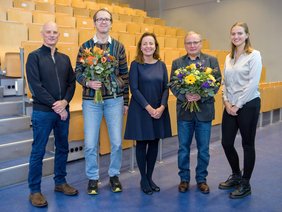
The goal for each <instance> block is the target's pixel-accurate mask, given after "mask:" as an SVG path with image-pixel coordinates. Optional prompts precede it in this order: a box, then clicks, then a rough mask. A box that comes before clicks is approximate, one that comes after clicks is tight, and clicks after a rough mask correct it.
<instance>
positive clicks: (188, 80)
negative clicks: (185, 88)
mask: <svg viewBox="0 0 282 212" xmlns="http://www.w3.org/2000/svg"><path fill="white" fill-rule="evenodd" d="M184 81H185V83H186V84H191V85H192V84H194V82H195V81H196V77H195V76H194V75H193V74H189V75H188V76H186V77H185V79H184Z"/></svg>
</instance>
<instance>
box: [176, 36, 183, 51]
mask: <svg viewBox="0 0 282 212" xmlns="http://www.w3.org/2000/svg"><path fill="white" fill-rule="evenodd" d="M183 47H184V36H177V48H183Z"/></svg>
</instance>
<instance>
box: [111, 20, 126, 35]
mask: <svg viewBox="0 0 282 212" xmlns="http://www.w3.org/2000/svg"><path fill="white" fill-rule="evenodd" d="M112 31H113V32H126V23H124V22H121V21H114V22H113V24H112Z"/></svg>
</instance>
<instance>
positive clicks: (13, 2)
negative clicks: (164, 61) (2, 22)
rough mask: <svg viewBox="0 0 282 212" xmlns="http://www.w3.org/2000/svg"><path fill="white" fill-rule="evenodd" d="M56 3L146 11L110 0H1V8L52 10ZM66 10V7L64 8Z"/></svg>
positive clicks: (138, 12) (117, 11)
mask: <svg viewBox="0 0 282 212" xmlns="http://www.w3.org/2000/svg"><path fill="white" fill-rule="evenodd" d="M56 5H61V6H64V7H66V8H67V7H74V8H87V9H97V8H98V9H99V8H100V7H107V8H109V10H110V11H111V12H116V13H121V14H132V15H143V16H146V14H147V13H146V12H145V11H143V10H139V9H133V8H130V7H129V5H128V4H125V3H121V2H120V1H115V2H113V1H112V0H1V8H11V7H18V8H25V9H28V10H43V11H48V12H52V11H53V10H52V9H54V7H55V6H56ZM66 10H67V9H66Z"/></svg>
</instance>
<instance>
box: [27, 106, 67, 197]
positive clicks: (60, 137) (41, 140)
mask: <svg viewBox="0 0 282 212" xmlns="http://www.w3.org/2000/svg"><path fill="white" fill-rule="evenodd" d="M68 113H69V112H68ZM32 128H33V143H32V150H31V155H30V160H29V173H28V184H29V188H30V191H31V193H35V192H40V191H41V188H40V184H41V177H42V160H43V157H44V154H45V148H46V145H47V142H48V139H49V135H50V133H51V131H52V129H53V133H54V137H55V146H56V150H55V165H54V181H55V184H56V185H60V184H63V183H65V182H66V179H65V177H66V175H67V173H66V164H67V159H68V152H69V143H68V133H69V116H68V118H67V120H66V121H62V120H61V118H60V116H59V115H58V114H56V113H55V112H43V111H36V110H34V111H33V112H32Z"/></svg>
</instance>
